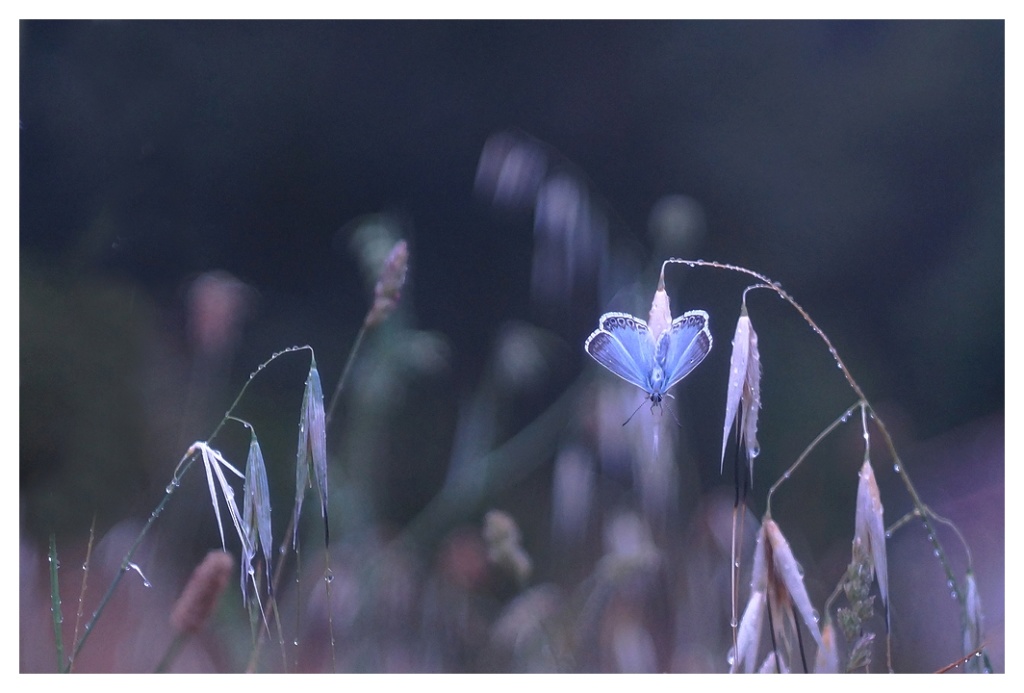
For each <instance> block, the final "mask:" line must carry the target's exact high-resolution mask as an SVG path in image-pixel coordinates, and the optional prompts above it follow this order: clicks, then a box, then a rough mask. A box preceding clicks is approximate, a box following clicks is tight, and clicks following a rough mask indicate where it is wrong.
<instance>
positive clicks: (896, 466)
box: [892, 464, 900, 474]
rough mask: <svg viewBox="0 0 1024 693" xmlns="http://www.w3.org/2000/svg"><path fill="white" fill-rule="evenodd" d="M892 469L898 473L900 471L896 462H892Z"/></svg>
mask: <svg viewBox="0 0 1024 693" xmlns="http://www.w3.org/2000/svg"><path fill="white" fill-rule="evenodd" d="M892 470H893V471H894V472H896V473H897V474H899V473H900V466H899V465H898V464H894V465H893V466H892Z"/></svg>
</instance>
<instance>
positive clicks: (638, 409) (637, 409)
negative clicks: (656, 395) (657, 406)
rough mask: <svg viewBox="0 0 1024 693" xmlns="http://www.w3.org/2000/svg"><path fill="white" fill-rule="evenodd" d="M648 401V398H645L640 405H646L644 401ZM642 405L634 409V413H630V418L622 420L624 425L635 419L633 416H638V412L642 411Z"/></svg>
mask: <svg viewBox="0 0 1024 693" xmlns="http://www.w3.org/2000/svg"><path fill="white" fill-rule="evenodd" d="M646 401H647V400H644V401H643V402H641V403H640V407H642V406H644V402H646ZM640 407H637V408H636V409H634V410H633V413H632V414H630V415H629V418H628V419H626V420H625V421H623V422H622V425H623V426H625V425H626V424H628V423H629V422H630V421H632V420H633V417H634V416H636V413H637V412H638V411H640Z"/></svg>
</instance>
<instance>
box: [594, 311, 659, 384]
mask: <svg viewBox="0 0 1024 693" xmlns="http://www.w3.org/2000/svg"><path fill="white" fill-rule="evenodd" d="M611 318H625V319H628V320H631V321H633V322H635V323H636V324H637V326H638V327H642V328H643V329H642V332H647V333H648V334H649V332H648V328H647V323H646V322H644V321H643V320H640V319H639V318H637V317H635V316H633V315H629V314H628V313H605V314H604V315H602V316H601V319H600V320H599V321H598V325H600V327H599V328H598V329H596V330H594V332H593V333H591V335H590V336H589V337H587V341H586V342H585V343H584V344H583V348H584V350H585V351H586V352H587V353H588V354H590V356H591V357H592V358H593V359H594V360H595V361H597V362H598V363H600V364H601V365H602V366H604V367H605V368H607V369H608V370H610V371H611V372H612V373H614V374H615V375H617V376H619V377H620V378H622V379H623V380H625V381H627V382H629V383H632V384H633V385H636V386H637V387H639V388H640V389H642V390H643V391H645V392H650V389H651V384H650V382H649V375H648V373H646V372H644V368H643V364H641V363H638V362H637V360H636V359H635V358H633V356H632V355H631V354H630V353H629V350H628V349H627V348H626V346H625V345H624V344H623V343H622V341H621V340H620V339H619V338H618V337H617V336H615V334H614V333H613V332H611V331H610V330H608V329H605V325H606V321H607V320H608V319H611Z"/></svg>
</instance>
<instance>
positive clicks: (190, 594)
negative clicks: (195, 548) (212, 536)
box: [171, 551, 235, 633]
mask: <svg viewBox="0 0 1024 693" xmlns="http://www.w3.org/2000/svg"><path fill="white" fill-rule="evenodd" d="M234 569H235V560H234V559H233V558H232V557H231V554H229V553H227V552H226V551H211V552H210V553H208V554H206V558H204V559H203V562H202V563H200V564H199V565H198V566H196V569H195V570H193V571H192V576H191V577H189V579H188V584H186V585H185V589H184V590H182V593H181V596H180V597H178V601H176V602H175V603H174V609H173V610H172V611H171V625H173V626H174V627H175V628H176V629H178V631H180V632H182V633H198V632H199V631H200V630H202V628H203V626H204V625H205V624H206V621H207V620H208V619H209V618H210V614H212V613H213V608H214V607H215V606H216V605H217V599H218V598H219V597H220V595H221V593H222V592H223V591H224V588H225V587H226V586H227V584H228V580H229V579H230V577H231V573H232V571H233V570H234Z"/></svg>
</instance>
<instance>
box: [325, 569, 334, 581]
mask: <svg viewBox="0 0 1024 693" xmlns="http://www.w3.org/2000/svg"><path fill="white" fill-rule="evenodd" d="M324 582H334V572H333V571H331V570H329V569H328V571H327V572H326V573H324Z"/></svg>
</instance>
